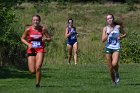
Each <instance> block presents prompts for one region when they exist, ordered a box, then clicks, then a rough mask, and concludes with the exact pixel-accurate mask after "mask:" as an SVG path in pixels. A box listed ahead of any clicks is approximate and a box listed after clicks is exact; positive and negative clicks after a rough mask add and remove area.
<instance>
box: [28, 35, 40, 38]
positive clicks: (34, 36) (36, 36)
mask: <svg viewBox="0 0 140 93" xmlns="http://www.w3.org/2000/svg"><path fill="white" fill-rule="evenodd" d="M30 37H32V38H34V39H38V38H40V37H42V35H30Z"/></svg>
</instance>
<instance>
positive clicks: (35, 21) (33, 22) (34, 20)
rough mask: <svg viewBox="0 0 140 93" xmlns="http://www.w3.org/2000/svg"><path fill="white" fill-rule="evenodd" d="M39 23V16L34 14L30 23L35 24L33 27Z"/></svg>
mask: <svg viewBox="0 0 140 93" xmlns="http://www.w3.org/2000/svg"><path fill="white" fill-rule="evenodd" d="M39 23H40V20H39V18H38V17H36V16H34V17H33V18H32V25H33V26H35V27H37V26H39Z"/></svg>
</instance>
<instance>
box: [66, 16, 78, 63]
mask: <svg viewBox="0 0 140 93" xmlns="http://www.w3.org/2000/svg"><path fill="white" fill-rule="evenodd" d="M77 36H78V34H77V32H76V28H75V27H74V26H73V20H72V19H68V26H67V28H66V31H65V38H67V48H68V63H69V64H70V61H71V57H72V50H74V62H75V64H77V57H78V56H77V51H78V43H77Z"/></svg>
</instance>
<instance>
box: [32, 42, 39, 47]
mask: <svg viewBox="0 0 140 93" xmlns="http://www.w3.org/2000/svg"><path fill="white" fill-rule="evenodd" d="M31 43H32V47H33V48H40V47H41V42H40V41H32V42H31Z"/></svg>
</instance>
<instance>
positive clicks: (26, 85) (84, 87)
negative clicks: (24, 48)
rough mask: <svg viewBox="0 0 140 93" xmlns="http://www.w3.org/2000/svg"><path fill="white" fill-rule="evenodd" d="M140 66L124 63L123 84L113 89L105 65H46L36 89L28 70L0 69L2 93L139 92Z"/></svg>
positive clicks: (0, 90) (32, 76) (33, 78)
mask: <svg viewBox="0 0 140 93" xmlns="http://www.w3.org/2000/svg"><path fill="white" fill-rule="evenodd" d="M139 69H140V66H139V65H138V64H121V65H120V77H121V81H120V83H119V85H118V86H116V87H115V86H113V85H112V83H111V80H110V76H109V73H108V70H107V65H106V64H78V65H67V64H65V65H49V64H48V65H47V66H43V68H42V81H41V87H40V88H39V89H36V88H35V85H34V83H35V76H34V75H30V74H29V73H28V71H18V70H10V71H8V70H4V69H1V70H0V93H94V92H95V93H124V92H127V93H139V91H140V81H139V78H140V75H139Z"/></svg>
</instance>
